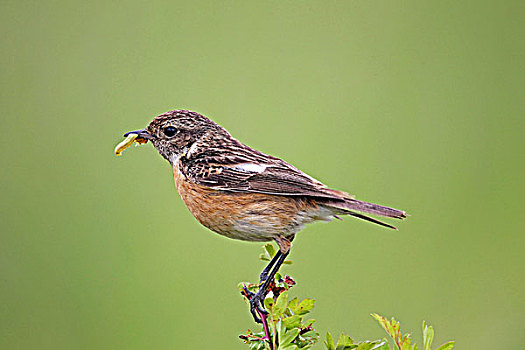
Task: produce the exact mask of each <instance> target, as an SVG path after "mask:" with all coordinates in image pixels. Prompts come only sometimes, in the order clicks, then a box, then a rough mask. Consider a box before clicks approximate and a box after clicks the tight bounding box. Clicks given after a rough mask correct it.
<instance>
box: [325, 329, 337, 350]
mask: <svg viewBox="0 0 525 350" xmlns="http://www.w3.org/2000/svg"><path fill="white" fill-rule="evenodd" d="M324 345H326V349H327V350H335V343H334V338H332V335H331V334H330V332H326V341H325V342H324Z"/></svg>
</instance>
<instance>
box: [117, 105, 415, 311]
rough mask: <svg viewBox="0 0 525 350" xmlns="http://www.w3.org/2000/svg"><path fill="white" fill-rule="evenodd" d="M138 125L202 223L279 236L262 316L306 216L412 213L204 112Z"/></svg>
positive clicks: (233, 232)
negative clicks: (300, 164) (310, 168)
mask: <svg viewBox="0 0 525 350" xmlns="http://www.w3.org/2000/svg"><path fill="white" fill-rule="evenodd" d="M130 133H131V134H137V135H138V139H139V140H141V141H144V140H147V141H150V142H152V143H153V145H154V147H155V148H156V149H157V150H158V152H159V153H160V154H161V155H162V156H163V157H164V158H166V159H167V160H168V161H169V162H170V163H171V165H172V168H173V174H174V178H175V183H176V186H177V191H178V192H179V194H180V196H181V198H182V200H183V201H184V203H185V204H186V206H187V207H188V209H189V210H190V212H191V213H192V214H193V215H194V216H195V218H196V219H197V220H198V221H199V222H200V223H201V224H203V225H204V226H206V227H207V228H209V229H210V230H212V231H215V232H217V233H219V234H221V235H224V236H226V237H230V238H235V239H241V240H247V241H269V240H272V239H273V240H275V241H276V242H277V244H278V245H279V247H280V253H279V258H278V259H277V258H276V259H274V260H276V261H273V263H274V264H275V267H274V269H272V270H271V271H270V268H271V265H272V263H270V264H269V266H268V267H267V268H266V269H265V271H263V274H262V276H261V280H265V283H264V284H263V286H262V287H261V289H260V290H259V292H260V293H257V295H255V296H254V300H255V302H254V303H252V313H253V314H254V317H255V318H256V319H257V317H256V314H255V311H254V310H258V311H259V312H260V314H261V315H262V312H263V311H262V308H261V307H260V305H259V304H260V300H262V299H261V298H264V294H265V288H266V287H267V284H268V280H269V279H270V278H268V276H271V277H272V278H273V276H272V274H275V272H276V270H277V269H278V268H279V265H280V263H282V261H284V258H285V257H286V255H287V254H288V252H289V249H290V246H291V243H290V242H291V241H292V240H293V238H294V236H295V234H296V233H297V232H298V231H299V230H301V229H302V228H303V227H304V225H305V224H307V223H310V222H313V221H318V220H324V221H329V220H331V219H332V218H334V217H338V215H351V216H354V217H357V218H360V219H364V220H367V221H370V222H373V223H376V224H379V225H382V226H386V227H390V228H395V227H394V226H391V225H390V224H387V223H383V222H381V221H379V220H377V219H374V218H371V217H369V216H366V215H364V214H362V213H366V214H373V215H379V216H384V217H391V218H397V219H402V218H405V212H403V211H401V210H397V209H393V208H388V207H384V206H381V205H378V204H373V203H367V202H363V201H359V200H357V199H354V198H353V197H352V196H350V195H349V194H347V193H345V192H342V191H338V190H333V189H330V188H328V187H326V186H325V185H324V184H323V183H321V182H319V181H317V180H315V179H313V178H312V177H310V176H308V175H306V174H305V173H303V172H302V171H300V170H298V169H297V168H295V167H294V166H292V165H290V164H288V163H287V162H285V161H283V160H281V159H279V158H276V157H272V156H269V155H267V154H264V153H262V152H259V151H257V150H254V149H252V148H250V147H248V146H246V145H245V144H243V143H241V142H239V141H238V140H236V139H235V138H233V137H232V136H231V135H230V134H229V133H228V131H226V130H225V129H224V128H222V127H221V126H219V125H218V124H216V123H214V122H213V121H211V120H210V119H208V118H206V117H204V116H202V115H200V114H198V113H196V112H191V111H186V110H175V111H171V112H167V113H164V114H162V115H160V116H158V117H156V118H155V119H153V121H152V122H151V123H150V124H149V125H148V126H147V128H146V129H142V130H137V131H132V132H130ZM130 133H127V134H126V135H128V134H130ZM274 270H275V271H274ZM268 272H270V274H269V275H268ZM263 277H265V278H263Z"/></svg>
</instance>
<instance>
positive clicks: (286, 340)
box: [279, 328, 300, 346]
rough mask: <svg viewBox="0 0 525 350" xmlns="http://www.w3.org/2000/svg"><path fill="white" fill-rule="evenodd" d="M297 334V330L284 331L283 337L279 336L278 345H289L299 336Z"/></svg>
mask: <svg viewBox="0 0 525 350" xmlns="http://www.w3.org/2000/svg"><path fill="white" fill-rule="evenodd" d="M299 332H300V331H299V329H298V328H294V329H291V330H289V331H286V332H285V333H284V335H281V338H280V339H279V343H280V344H281V345H282V346H286V345H289V344H291V343H292V342H293V341H294V340H295V338H297V336H298V335H299Z"/></svg>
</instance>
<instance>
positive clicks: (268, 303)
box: [264, 297, 275, 313]
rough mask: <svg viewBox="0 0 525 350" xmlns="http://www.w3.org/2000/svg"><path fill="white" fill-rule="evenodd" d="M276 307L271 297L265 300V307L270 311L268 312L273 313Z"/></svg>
mask: <svg viewBox="0 0 525 350" xmlns="http://www.w3.org/2000/svg"><path fill="white" fill-rule="evenodd" d="M274 305H275V302H274V301H273V299H272V298H271V297H268V298H266V299H264V307H265V308H266V310H268V312H270V313H271V312H272V310H273V306H274Z"/></svg>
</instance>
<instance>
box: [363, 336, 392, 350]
mask: <svg viewBox="0 0 525 350" xmlns="http://www.w3.org/2000/svg"><path fill="white" fill-rule="evenodd" d="M367 345H368V342H364V343H362V345H361V343H360V345H359V346H358V347H357V350H390V346H388V342H387V341H386V340H384V339H383V340H376V341H373V342H370V345H372V347H371V348H370V349H367V347H366V346H367ZM361 346H363V347H362V348H361Z"/></svg>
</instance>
